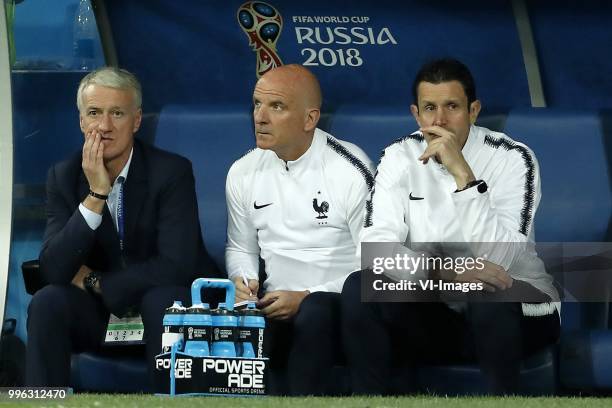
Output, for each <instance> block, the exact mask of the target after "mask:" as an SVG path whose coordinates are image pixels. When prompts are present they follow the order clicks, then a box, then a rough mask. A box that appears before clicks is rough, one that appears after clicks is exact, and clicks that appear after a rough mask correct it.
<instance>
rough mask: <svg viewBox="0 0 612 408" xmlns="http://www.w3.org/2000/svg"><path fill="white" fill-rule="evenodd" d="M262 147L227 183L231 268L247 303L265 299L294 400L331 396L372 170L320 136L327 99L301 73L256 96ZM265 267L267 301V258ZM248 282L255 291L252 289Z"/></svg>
mask: <svg viewBox="0 0 612 408" xmlns="http://www.w3.org/2000/svg"><path fill="white" fill-rule="evenodd" d="M253 104H254V107H253V109H254V111H253V116H254V122H255V136H256V141H257V148H256V149H254V150H252V151H250V152H248V153H247V154H246V155H244V156H243V157H242V158H240V159H239V160H237V161H236V162H235V163H234V164H233V165H232V167H231V168H230V170H229V173H228V176H227V182H226V198H227V208H228V228H227V230H228V238H227V247H226V267H227V271H228V275H229V277H230V279H232V280H233V281H234V283H235V284H236V297H237V300H248V299H251V300H258V305H259V307H260V308H261V309H262V311H263V313H264V315H265V316H266V317H267V319H268V323H269V327H270V329H271V330H270V334H271V338H267V339H266V342H268V341H270V342H271V364H272V365H273V366H279V365H283V364H284V363H285V361H284V360H288V371H289V383H290V384H289V385H290V390H291V392H292V393H293V394H323V393H329V392H331V391H332V390H331V389H330V388H329V385H330V384H329V381H328V380H329V378H328V375H329V373H330V371H331V367H332V366H333V364H334V363H335V362H336V361H337V360H338V357H339V356H338V355H339V354H340V353H341V340H340V322H339V316H340V295H339V292H340V291H341V290H342V286H343V284H344V280H345V279H346V277H347V276H348V275H349V274H350V273H351V272H352V271H355V270H358V269H359V267H360V265H359V258H358V257H357V256H356V251H357V245H358V244H359V233H360V231H361V229H362V227H363V213H364V208H365V201H366V198H367V195H368V193H369V190H370V188H371V186H372V183H373V177H372V174H371V163H370V161H369V159H368V158H367V156H366V155H365V154H364V153H363V151H361V149H359V148H358V147H357V146H355V145H353V144H351V143H347V142H343V141H339V140H337V139H335V138H334V137H332V136H331V135H329V134H327V133H325V132H323V131H321V130H320V129H317V128H316V126H317V123H318V120H319V115H320V107H321V91H320V88H319V83H318V81H317V79H316V77H315V76H314V75H313V74H312V73H311V72H310V71H308V70H307V69H306V68H304V67H302V66H300V65H287V66H282V67H279V68H276V69H274V70H272V71H270V72H268V73H266V74H265V75H264V76H262V78H261V79H260V80H259V81H258V82H257V85H256V87H255V91H254V94H253ZM260 257H261V258H262V259H263V261H264V263H265V273H266V279H265V281H264V282H263V285H262V286H263V288H262V289H263V290H262V291H261V292H262V293H263V296H262V297H261V298H260V299H257V294H258V292H260V282H259V279H258V272H259V258H260ZM245 283H246V284H245Z"/></svg>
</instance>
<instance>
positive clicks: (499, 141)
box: [484, 135, 535, 235]
mask: <svg viewBox="0 0 612 408" xmlns="http://www.w3.org/2000/svg"><path fill="white" fill-rule="evenodd" d="M484 143H485V144H486V145H488V146H491V147H493V148H494V149H498V148H500V147H501V148H502V149H505V150H507V151H510V150H516V151H517V152H518V153H519V154H520V155H521V157H522V158H523V162H524V163H525V167H526V168H527V174H526V177H525V185H524V187H523V190H524V192H523V208H522V209H521V219H520V224H519V232H520V233H521V234H523V235H527V234H528V233H529V225H530V224H531V221H532V219H533V206H534V203H535V163H534V161H533V157H532V156H531V154H530V153H529V151H528V150H527V148H526V147H525V146H521V145H519V144H517V143H515V142H513V141H511V140H508V139H506V138H504V137H499V138H494V137H493V136H491V135H486V136H485V139H484Z"/></svg>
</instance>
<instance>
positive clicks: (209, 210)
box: [155, 105, 255, 267]
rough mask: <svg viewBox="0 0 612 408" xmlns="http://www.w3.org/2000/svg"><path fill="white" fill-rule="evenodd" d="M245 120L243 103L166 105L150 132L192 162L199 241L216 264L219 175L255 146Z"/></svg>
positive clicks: (219, 253)
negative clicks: (198, 220)
mask: <svg viewBox="0 0 612 408" xmlns="http://www.w3.org/2000/svg"><path fill="white" fill-rule="evenodd" d="M247 109H248V108H247ZM251 118H252V115H251V112H250V111H248V110H245V107H244V106H241V107H236V106H223V107H211V106H178V105H170V106H167V107H165V108H164V109H163V110H162V111H161V113H160V116H159V122H158V125H157V131H156V134H155V145H156V146H158V147H160V148H162V149H165V150H169V151H171V152H175V153H178V154H180V155H182V156H185V157H187V158H188V159H189V160H191V163H192V164H193V171H194V175H195V180H196V193H197V196H198V206H199V214H200V224H201V227H202V232H203V236H204V242H205V243H206V247H207V249H208V251H209V253H210V254H211V256H212V257H213V259H214V260H215V262H217V265H219V266H220V267H223V266H224V265H225V261H224V248H225V241H226V228H227V227H226V224H227V210H226V205H225V178H226V175H227V172H228V170H229V168H230V166H231V165H232V163H233V162H234V161H235V160H237V159H238V158H240V157H241V156H242V155H243V154H244V153H246V152H247V151H248V150H249V149H251V148H253V147H254V145H255V140H254V136H253V125H252V119H251Z"/></svg>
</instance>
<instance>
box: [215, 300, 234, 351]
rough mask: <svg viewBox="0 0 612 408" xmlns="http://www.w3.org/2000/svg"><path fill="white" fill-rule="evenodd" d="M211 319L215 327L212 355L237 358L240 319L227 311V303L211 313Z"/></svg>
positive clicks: (221, 304) (223, 303)
mask: <svg viewBox="0 0 612 408" xmlns="http://www.w3.org/2000/svg"><path fill="white" fill-rule="evenodd" d="M211 317H212V327H213V336H212V350H211V355H212V356H215V357H236V346H235V342H236V331H237V330H238V318H237V317H236V315H235V314H234V312H233V311H230V310H227V306H226V304H225V302H222V303H219V307H218V308H217V309H215V310H213V311H211Z"/></svg>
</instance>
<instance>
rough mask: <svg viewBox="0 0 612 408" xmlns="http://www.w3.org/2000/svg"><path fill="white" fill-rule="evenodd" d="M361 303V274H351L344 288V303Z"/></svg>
mask: <svg viewBox="0 0 612 408" xmlns="http://www.w3.org/2000/svg"><path fill="white" fill-rule="evenodd" d="M360 301H361V272H360V271H358V272H353V273H351V274H350V275H349V276H348V277H347V278H346V280H345V281H344V286H343V287H342V302H343V303H347V302H348V303H356V302H360Z"/></svg>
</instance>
